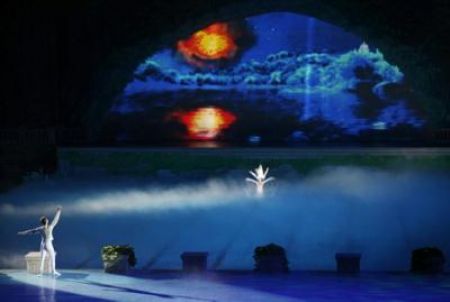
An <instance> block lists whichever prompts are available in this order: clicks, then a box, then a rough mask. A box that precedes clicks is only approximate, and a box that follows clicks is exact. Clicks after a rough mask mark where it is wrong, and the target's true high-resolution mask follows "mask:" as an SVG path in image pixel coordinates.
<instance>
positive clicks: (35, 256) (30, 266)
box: [25, 252, 52, 275]
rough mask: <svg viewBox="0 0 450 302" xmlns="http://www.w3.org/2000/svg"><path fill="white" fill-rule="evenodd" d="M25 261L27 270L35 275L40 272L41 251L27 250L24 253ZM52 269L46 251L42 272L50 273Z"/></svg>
mask: <svg viewBox="0 0 450 302" xmlns="http://www.w3.org/2000/svg"><path fill="white" fill-rule="evenodd" d="M25 261H26V262H27V272H28V273H30V274H34V275H37V274H39V273H40V268H41V252H29V253H28V254H26V255H25ZM51 271H52V268H51V264H50V257H49V256H48V253H47V255H46V257H45V260H44V272H43V273H44V274H50V273H51Z"/></svg>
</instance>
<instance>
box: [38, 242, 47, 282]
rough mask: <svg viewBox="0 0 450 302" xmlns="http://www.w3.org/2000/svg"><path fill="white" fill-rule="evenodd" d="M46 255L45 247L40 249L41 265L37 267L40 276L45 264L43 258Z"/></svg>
mask: <svg viewBox="0 0 450 302" xmlns="http://www.w3.org/2000/svg"><path fill="white" fill-rule="evenodd" d="M46 257H47V251H46V250H45V248H43V249H41V265H40V267H39V275H38V276H42V274H44V265H45V258H46Z"/></svg>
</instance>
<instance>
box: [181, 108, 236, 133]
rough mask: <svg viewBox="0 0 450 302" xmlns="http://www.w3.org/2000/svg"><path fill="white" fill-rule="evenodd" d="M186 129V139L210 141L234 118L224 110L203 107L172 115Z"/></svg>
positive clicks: (232, 121) (234, 118)
mask: <svg viewBox="0 0 450 302" xmlns="http://www.w3.org/2000/svg"><path fill="white" fill-rule="evenodd" d="M173 116H174V117H176V118H178V120H179V121H181V122H182V123H183V124H184V125H185V126H186V127H187V131H188V137H189V138H190V139H197V140H212V139H214V138H216V137H217V136H218V135H219V134H220V132H221V131H222V130H224V129H226V128H228V127H229V126H230V125H231V124H232V123H234V121H235V120H236V117H235V116H234V115H233V114H232V113H230V112H227V111H225V110H222V109H219V108H215V107H203V108H198V109H196V110H193V111H189V112H176V113H174V114H173Z"/></svg>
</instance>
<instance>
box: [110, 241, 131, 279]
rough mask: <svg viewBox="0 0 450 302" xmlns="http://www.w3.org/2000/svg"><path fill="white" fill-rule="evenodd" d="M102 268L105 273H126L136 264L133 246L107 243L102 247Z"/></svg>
mask: <svg viewBox="0 0 450 302" xmlns="http://www.w3.org/2000/svg"><path fill="white" fill-rule="evenodd" d="M102 260H103V268H104V269H105V272H106V273H112V274H127V273H128V270H129V268H130V267H134V266H135V265H136V262H137V259H136V256H135V255H134V248H132V247H131V246H129V245H107V246H104V247H103V248H102Z"/></svg>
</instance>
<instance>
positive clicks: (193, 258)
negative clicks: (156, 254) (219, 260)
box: [181, 252, 208, 273]
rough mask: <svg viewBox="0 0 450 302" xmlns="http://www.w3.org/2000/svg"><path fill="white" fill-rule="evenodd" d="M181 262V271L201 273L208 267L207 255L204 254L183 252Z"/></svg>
mask: <svg viewBox="0 0 450 302" xmlns="http://www.w3.org/2000/svg"><path fill="white" fill-rule="evenodd" d="M181 260H182V261H183V271H185V272H190V273H192V272H203V271H206V268H207V265H208V253H206V252H184V253H183V254H181Z"/></svg>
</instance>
